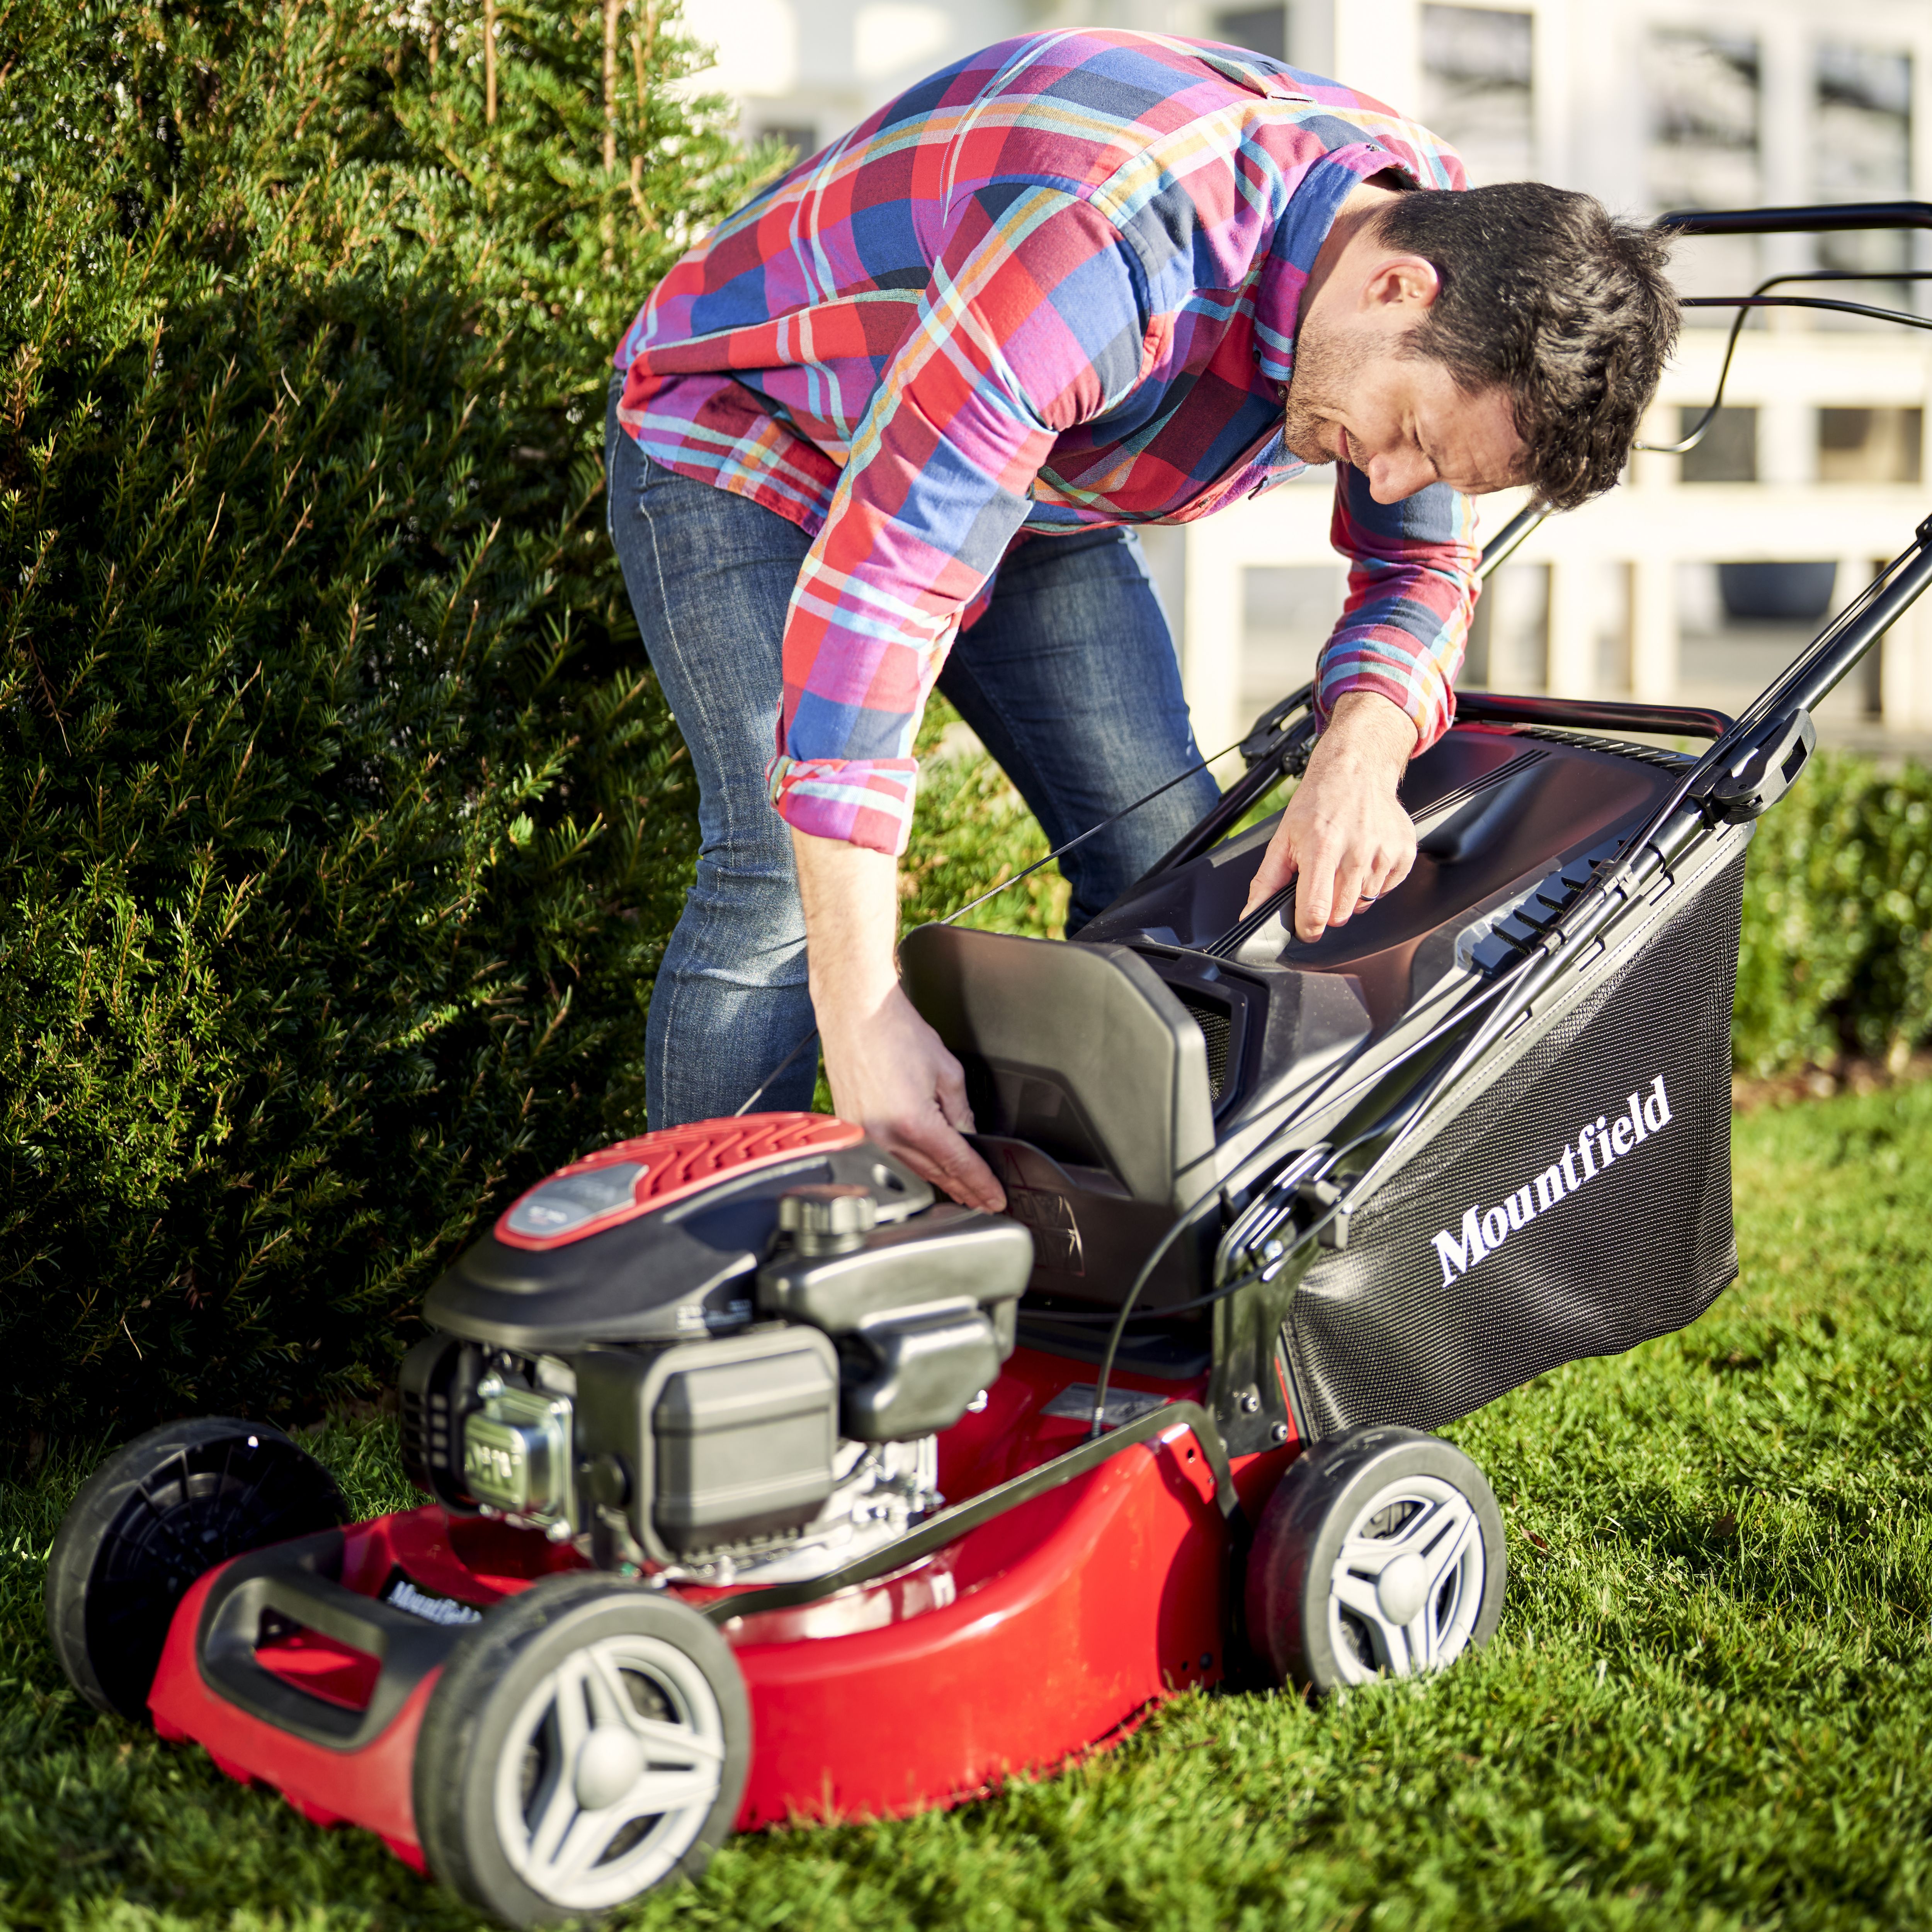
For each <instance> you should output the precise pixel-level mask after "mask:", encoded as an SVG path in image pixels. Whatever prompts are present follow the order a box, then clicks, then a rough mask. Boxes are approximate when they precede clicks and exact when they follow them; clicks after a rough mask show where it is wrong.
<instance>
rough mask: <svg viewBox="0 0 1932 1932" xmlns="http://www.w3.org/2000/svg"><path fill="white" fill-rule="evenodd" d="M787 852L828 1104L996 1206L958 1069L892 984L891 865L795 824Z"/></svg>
mask: <svg viewBox="0 0 1932 1932" xmlns="http://www.w3.org/2000/svg"><path fill="white" fill-rule="evenodd" d="M792 850H793V853H794V854H795V855H796V859H797V862H798V883H799V897H800V898H801V899H802V901H804V905H805V956H806V959H807V961H808V965H809V969H810V971H811V1003H812V1005H813V1007H814V1009H815V1010H816V1011H817V1015H818V1031H819V1037H820V1040H822V1041H823V1045H824V1049H825V1071H826V1078H827V1079H829V1081H830V1082H831V1084H832V1107H833V1109H834V1110H835V1112H837V1114H838V1117H839V1118H840V1119H841V1120H845V1121H851V1122H853V1124H854V1125H855V1126H858V1127H863V1128H864V1129H865V1133H866V1134H867V1135H868V1137H869V1138H870V1139H872V1140H873V1141H874V1142H877V1144H878V1145H880V1147H882V1148H884V1149H885V1151H886V1152H887V1153H888V1154H891V1155H892V1156H893V1157H895V1159H897V1160H902V1161H904V1163H905V1164H906V1166H908V1167H909V1168H910V1169H912V1171H913V1172H914V1173H915V1174H917V1175H921V1176H922V1177H923V1178H925V1179H926V1180H927V1181H931V1182H932V1184H933V1185H934V1186H935V1187H943V1188H944V1190H946V1192H947V1193H948V1194H950V1195H951V1196H953V1199H955V1200H956V1201H960V1202H965V1205H967V1206H968V1207H969V1208H987V1209H990V1210H992V1211H995V1212H997V1211H998V1210H999V1209H1001V1208H1004V1206H1005V1205H1007V1197H1006V1195H1005V1193H1004V1191H1003V1190H1002V1189H1001V1186H1000V1184H999V1182H998V1181H997V1180H996V1179H995V1178H994V1175H993V1171H992V1169H991V1168H989V1166H987V1165H986V1163H985V1162H984V1161H983V1160H981V1159H980V1157H979V1156H978V1155H977V1154H975V1153H974V1151H973V1150H972V1149H971V1148H970V1147H968V1145H966V1143H965V1141H964V1140H963V1139H962V1138H961V1136H962V1134H967V1133H971V1132H972V1130H973V1112H972V1109H971V1108H970V1107H969V1106H968V1105H967V1103H966V1078H965V1074H964V1073H962V1070H961V1069H960V1065H959V1061H956V1059H954V1058H953V1055H951V1054H950V1053H949V1052H947V1050H946V1048H945V1046H944V1043H943V1042H942V1041H941V1039H940V1037H939V1036H938V1034H936V1033H935V1032H934V1031H933V1030H932V1028H930V1027H929V1026H928V1025H926V1022H925V1021H924V1020H922V1019H920V1017H919V1015H918V1013H916V1011H915V1010H913V1004H912V1002H911V1001H910V1000H908V999H907V998H906V996H905V994H904V991H903V990H902V989H901V987H900V986H899V983H898V971H897V969H896V968H895V965H894V963H893V946H894V942H895V938H896V937H897V933H898V864H897V862H895V860H894V859H892V858H891V857H889V856H888V855H887V854H886V853H883V852H874V851H871V850H867V849H866V848H865V847H862V846H857V845H847V844H844V843H842V842H841V841H839V840H837V839H832V838H814V837H812V836H811V835H810V834H809V833H808V832H800V831H798V830H797V829H795V828H794V829H793V832H792Z"/></svg>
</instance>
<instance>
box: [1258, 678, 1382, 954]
mask: <svg viewBox="0 0 1932 1932" xmlns="http://www.w3.org/2000/svg"><path fill="white" fill-rule="evenodd" d="M1415 738H1416V731H1415V724H1413V723H1412V721H1410V719H1409V716H1408V714H1407V713H1406V712H1404V711H1403V710H1402V709H1400V706H1397V705H1395V704H1393V703H1391V702H1390V701H1389V700H1388V699H1387V698H1386V697H1381V696H1379V694H1376V692H1374V691H1347V692H1345V693H1344V694H1343V696H1342V697H1340V698H1339V699H1338V700H1337V701H1336V705H1335V709H1334V712H1333V713H1332V715H1331V716H1330V718H1329V720H1328V729H1327V730H1325V731H1324V732H1323V733H1322V736H1321V737H1320V738H1319V739H1318V740H1317V741H1316V746H1315V750H1314V752H1313V755H1312V756H1311V757H1310V759H1309V760H1308V769H1307V772H1306V774H1305V775H1304V776H1303V778H1302V781H1301V784H1299V785H1298V786H1297V787H1295V796H1293V797H1292V799H1289V802H1288V808H1287V810H1286V811H1284V812H1283V814H1282V816H1281V823H1280V825H1279V826H1277V827H1276V828H1275V835H1274V837H1273V838H1271V839H1270V840H1269V841H1268V850H1267V852H1266V853H1265V854H1264V856H1263V857H1262V862H1261V868H1260V870H1259V871H1257V872H1256V874H1255V877H1254V883H1253V884H1252V885H1251V886H1250V887H1249V888H1248V902H1247V904H1246V905H1245V906H1244V907H1243V908H1242V914H1243V916H1244V917H1245V916H1247V914H1248V913H1251V912H1253V910H1254V909H1255V908H1256V907H1257V906H1258V905H1260V904H1262V902H1263V901H1265V900H1267V899H1268V898H1272V897H1273V896H1274V894H1275V893H1277V892H1280V890H1281V889H1282V888H1283V886H1285V885H1286V884H1287V883H1288V882H1289V880H1291V879H1295V878H1299V879H1300V880H1301V886H1300V887H1299V889H1298V890H1297V892H1296V893H1295V936H1296V938H1298V939H1303V940H1312V939H1319V938H1321V937H1322V934H1323V933H1324V932H1326V931H1327V930H1328V928H1329V927H1330V926H1343V925H1346V923H1347V922H1348V921H1349V919H1350V917H1351V916H1352V915H1353V914H1354V913H1356V912H1357V911H1358V910H1361V907H1364V906H1365V905H1368V904H1373V902H1374V901H1376V900H1377V899H1379V898H1381V897H1382V895H1383V894H1384V893H1385V892H1389V891H1391V890H1393V889H1394V888H1395V887H1396V886H1399V885H1400V884H1401V883H1402V882H1403V880H1404V879H1406V878H1407V877H1409V868H1410V867H1411V866H1412V865H1414V864H1415V823H1414V821H1413V820H1412V819H1411V818H1410V817H1409V814H1408V813H1407V812H1406V811H1403V808H1402V807H1401V805H1400V804H1399V803H1398V802H1397V799H1396V787H1397V785H1398V784H1400V783H1401V781H1402V775H1403V769H1404V768H1405V767H1406V766H1407V764H1408V763H1409V759H1410V757H1411V756H1412V754H1414V752H1415Z"/></svg>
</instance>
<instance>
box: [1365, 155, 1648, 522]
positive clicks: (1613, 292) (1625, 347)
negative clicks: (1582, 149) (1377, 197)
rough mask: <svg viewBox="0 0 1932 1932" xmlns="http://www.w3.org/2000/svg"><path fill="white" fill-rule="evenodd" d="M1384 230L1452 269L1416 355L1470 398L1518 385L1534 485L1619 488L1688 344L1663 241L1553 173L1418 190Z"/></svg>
mask: <svg viewBox="0 0 1932 1932" xmlns="http://www.w3.org/2000/svg"><path fill="white" fill-rule="evenodd" d="M1377 232H1378V233H1379V237H1380V239H1381V240H1382V242H1384V243H1385V244H1386V245H1388V246H1389V247H1391V248H1399V249H1401V250H1403V251H1404V252H1405V253H1407V254H1415V255H1420V256H1421V257H1423V258H1424V260H1426V261H1427V262H1429V263H1430V264H1432V265H1433V267H1434V268H1435V270H1436V274H1437V275H1438V276H1439V278H1441V283H1442V287H1441V290H1440V292H1439V293H1438V295H1437V296H1436V300H1435V302H1434V303H1433V305H1431V306H1430V310H1429V311H1428V313H1427V315H1425V316H1424V317H1423V319H1422V320H1421V321H1420V322H1419V323H1417V324H1416V325H1415V327H1414V328H1413V329H1412V330H1411V331H1410V332H1409V339H1408V342H1407V344H1406V353H1408V354H1409V355H1412V356H1427V357H1430V359H1433V360H1434V361H1436V362H1440V363H1442V364H1443V365H1445V367H1446V368H1448V371H1449V373H1450V374H1451V376H1452V377H1454V379H1455V381H1456V385H1457V387H1458V388H1459V389H1461V390H1463V392H1464V393H1465V394H1466V395H1477V394H1479V393H1480V392H1481V391H1483V390H1484V389H1490V388H1493V387H1496V386H1501V387H1502V389H1505V391H1507V392H1508V395H1509V398H1510V401H1511V410H1512V413H1513V415H1514V419H1515V422H1516V429H1517V434H1518V435H1519V436H1520V437H1522V439H1523V444H1524V451H1525V454H1524V458H1523V475H1522V480H1523V481H1524V482H1526V483H1527V484H1529V486H1530V487H1531V488H1532V490H1535V493H1536V494H1537V496H1538V498H1539V499H1541V501H1543V502H1545V503H1547V504H1548V505H1550V507H1551V508H1553V509H1558V510H1571V509H1574V508H1576V507H1577V505H1578V504H1580V503H1583V502H1588V501H1589V499H1590V498H1592V496H1600V495H1601V494H1602V493H1603V492H1604V490H1607V489H1609V488H1610V487H1611V486H1612V485H1613V484H1614V483H1615V482H1616V480H1617V473H1618V472H1619V470H1621V469H1622V467H1623V466H1624V463H1625V460H1627V458H1628V456H1629V455H1630V448H1631V444H1632V443H1634V442H1635V441H1636V440H1637V426H1638V425H1639V424H1640V422H1642V421H1643V413H1644V411H1645V410H1647V409H1648V408H1649V407H1650V401H1651V398H1652V397H1653V396H1655V395H1656V393H1657V385H1658V378H1659V377H1660V376H1661V375H1662V374H1663V371H1664V362H1665V361H1666V360H1667V358H1668V357H1669V356H1670V352H1671V350H1672V348H1673V347H1674V346H1675V344H1676V341H1677V325H1678V304H1677V296H1676V292H1675V291H1674V290H1673V289H1672V287H1671V286H1670V283H1669V281H1667V279H1666V278H1665V276H1664V260H1665V257H1666V254H1667V251H1666V248H1665V245H1664V239H1663V238H1662V236H1660V235H1659V234H1658V233H1657V232H1656V231H1655V229H1648V228H1640V227H1638V226H1636V225H1635V224H1634V223H1631V222H1627V221H1619V220H1615V219H1614V218H1613V217H1612V216H1611V214H1610V212H1609V211H1608V210H1607V209H1606V208H1604V205H1603V203H1602V202H1600V201H1598V200H1597V199H1595V198H1594V197H1593V196H1590V195H1587V194H1577V193H1571V191H1570V190H1568V189H1565V188H1559V187H1547V186H1546V185H1545V184H1544V183H1543V182H1541V181H1503V182H1500V183H1499V184H1496V186H1494V187H1472V188H1466V189H1464V190H1462V191H1461V192H1460V193H1442V192H1439V191H1432V190H1415V191H1412V192H1411V193H1406V194H1404V195H1402V196H1400V197H1399V198H1398V199H1396V200H1394V201H1392V202H1389V203H1388V205H1386V206H1385V208H1384V209H1383V211H1382V219H1381V221H1380V223H1379V229H1378V231H1377Z"/></svg>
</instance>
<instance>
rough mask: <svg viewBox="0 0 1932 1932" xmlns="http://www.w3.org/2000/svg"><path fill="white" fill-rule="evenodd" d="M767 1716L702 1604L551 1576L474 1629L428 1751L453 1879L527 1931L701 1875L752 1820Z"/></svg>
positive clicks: (419, 1825)
mask: <svg viewBox="0 0 1932 1932" xmlns="http://www.w3.org/2000/svg"><path fill="white" fill-rule="evenodd" d="M750 1765H751V1706H750V1702H749V1700H748V1698H747V1697H746V1696H745V1685H744V1680H743V1679H742V1677H741V1676H739V1672H738V1665H737V1661H736V1658H733V1656H732V1655H731V1651H730V1646H729V1645H727V1643H725V1641H724V1639H723V1638H722V1637H720V1636H719V1635H718V1633H717V1631H715V1629H714V1628H712V1625H710V1624H709V1622H706V1619H704V1618H703V1617H701V1616H699V1615H698V1613H697V1612H696V1611H695V1610H692V1609H691V1607H689V1606H688V1604H682V1603H679V1602H678V1601H676V1598H670V1597H664V1596H660V1595H658V1594H657V1593H656V1592H654V1591H651V1590H648V1589H645V1588H644V1587H643V1586H642V1585H641V1584H637V1583H625V1582H623V1581H621V1580H619V1579H618V1578H616V1577H607V1576H601V1575H595V1574H592V1575H583V1574H578V1575H574V1576H562V1577H545V1578H544V1579H543V1580H541V1582H539V1583H535V1584H532V1586H530V1588H529V1589H527V1590H526V1591H524V1592H522V1593H521V1594H520V1595H517V1596H515V1597H512V1598H508V1599H507V1600H506V1601H504V1602H503V1603H501V1604H498V1605H497V1606H496V1607H495V1608H493V1609H492V1610H489V1611H488V1612H487V1613H485V1614H484V1617H483V1619H482V1621H481V1622H480V1623H476V1624H472V1625H470V1626H469V1628H467V1629H466V1630H465V1631H464V1632H463V1635H462V1636H461V1637H460V1638H459V1639H458V1641H457V1644H456V1647H455V1649H454V1650H453V1651H452V1652H451V1654H450V1658H449V1662H448V1663H447V1664H445V1665H444V1666H443V1673H442V1675H441V1676H440V1677H439V1678H438V1679H437V1686H436V1689H435V1691H434V1693H433V1694H432V1695H431V1699H430V1704H429V1709H428V1711H427V1712H425V1715H424V1718H423V1726H422V1735H421V1737H420V1739H419V1741H418V1742H417V1745H416V1774H415V1790H416V1831H417V1834H418V1835H419V1837H420V1838H421V1839H422V1847H423V1852H424V1855H425V1857H426V1858H428V1861H429V1867H430V1869H431V1871H433V1872H434V1873H435V1874H436V1876H437V1877H438V1878H440V1879H442V1880H443V1882H444V1883H445V1884H446V1885H449V1886H450V1887H451V1888H452V1889H453V1890H455V1891H458V1892H460V1893H461V1894H463V1897H465V1898H466V1899H467V1900H469V1902H470V1903H472V1905H475V1906H479V1907H481V1909H483V1910H484V1911H485V1912H489V1913H490V1914H492V1915H493V1916H494V1917H496V1918H499V1919H500V1920H502V1921H503V1922H504V1923H505V1924H508V1925H514V1926H526V1925H543V1924H554V1923H556V1921H559V1920H560V1919H565V1918H583V1917H585V1916H586V1915H595V1914H597V1913H600V1912H605V1911H607V1910H609V1909H610V1908H611V1907H612V1906H618V1905H622V1903H625V1901H626V1900H629V1899H632V1898H635V1897H637V1895H638V1894H640V1892H643V1891H649V1889H650V1888H652V1886H654V1885H662V1884H664V1883H666V1882H670V1881H673V1880H676V1879H680V1878H695V1877H696V1876H697V1875H698V1873H700V1872H701V1871H702V1870H703V1869H704V1867H705V1865H706V1863H707V1862H708V1861H709V1858H710V1856H711V1854H712V1852H714V1851H715V1849H717V1848H718V1846H719V1845H720V1844H721V1843H723V1841H724V1838H725V1837H726V1835H727V1834H728V1833H729V1832H730V1829H731V1826H732V1823H733V1820H734V1819H735V1818H736V1816H737V1811H738V1801H739V1798H740V1796H742V1793H743V1791H744V1788H745V1775H746V1773H747V1772H748V1770H749V1769H750Z"/></svg>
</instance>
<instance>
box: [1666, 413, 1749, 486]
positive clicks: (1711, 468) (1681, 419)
mask: <svg viewBox="0 0 1932 1932" xmlns="http://www.w3.org/2000/svg"><path fill="white" fill-rule="evenodd" d="M1703 413H1704V412H1703V410H1679V411H1678V413H1677V434H1678V435H1679V437H1687V436H1688V435H1689V434H1691V431H1693V430H1694V429H1695V428H1697V423H1698V419H1700V417H1701V416H1703ZM1684 480H1685V482H1687V483H1755V482H1756V481H1757V410H1719V411H1718V416H1717V420H1716V421H1715V422H1713V423H1712V425H1711V427H1710V428H1709V429H1708V430H1706V431H1705V432H1704V440H1703V442H1702V443H1700V444H1698V446H1697V448H1696V449H1693V450H1691V451H1688V452H1686V454H1685V458H1684Z"/></svg>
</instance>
